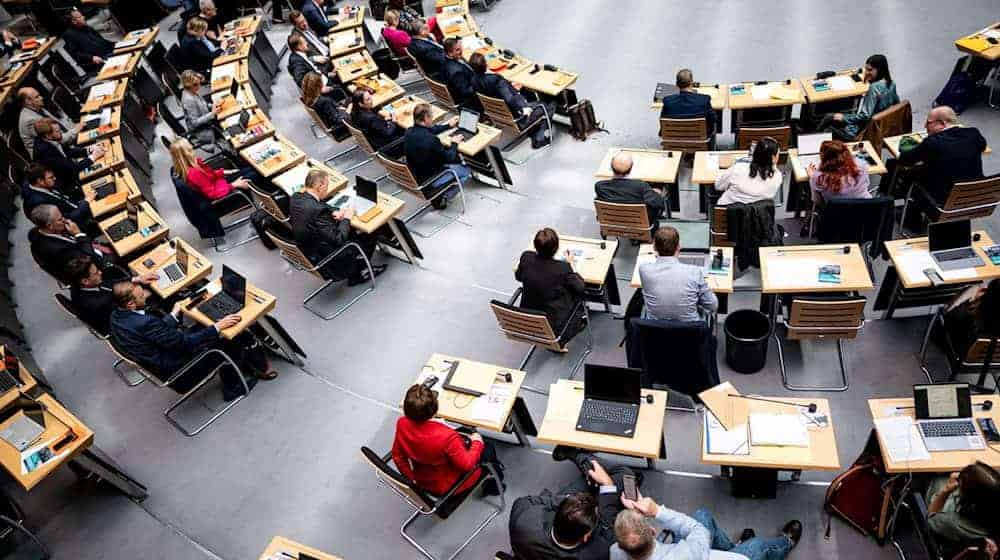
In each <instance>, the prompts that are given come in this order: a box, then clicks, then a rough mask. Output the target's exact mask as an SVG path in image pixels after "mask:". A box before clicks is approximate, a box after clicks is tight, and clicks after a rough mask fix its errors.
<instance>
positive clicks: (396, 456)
mask: <svg viewBox="0 0 1000 560" xmlns="http://www.w3.org/2000/svg"><path fill="white" fill-rule="evenodd" d="M396 429H397V430H398V429H399V424H396ZM392 462H393V463H394V464H395V465H396V470H398V471H399V474H401V475H403V476H405V477H406V479H407V480H413V468H412V467H411V466H410V458H409V457H408V456H407V455H406V452H405V451H404V450H403V446H402V445H400V443H399V438H398V437H397V438H395V439H393V441H392Z"/></svg>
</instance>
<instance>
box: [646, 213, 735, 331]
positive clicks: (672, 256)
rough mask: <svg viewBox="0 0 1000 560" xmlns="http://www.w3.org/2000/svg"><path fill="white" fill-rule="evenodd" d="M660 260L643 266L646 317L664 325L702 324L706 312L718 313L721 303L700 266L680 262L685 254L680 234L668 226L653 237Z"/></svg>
mask: <svg viewBox="0 0 1000 560" xmlns="http://www.w3.org/2000/svg"><path fill="white" fill-rule="evenodd" d="M653 246H654V247H655V248H656V254H657V257H656V260H655V261H653V262H648V263H643V264H641V265H639V279H640V280H641V281H642V297H643V300H644V303H645V306H644V309H643V317H644V318H646V319H658V320H661V321H701V320H702V318H703V317H702V314H701V313H700V311H704V312H709V313H710V312H714V311H715V310H716V309H718V307H719V300H718V299H717V298H716V297H715V294H714V293H713V292H712V290H710V289H708V283H707V282H705V271H704V270H703V269H702V267H700V266H693V265H690V264H684V263H682V262H680V261H679V260H677V255H678V254H680V252H681V243H680V234H679V233H678V232H677V230H676V229H675V228H673V227H672V226H665V227H663V228H662V229H660V230H659V231H657V232H656V235H655V236H653Z"/></svg>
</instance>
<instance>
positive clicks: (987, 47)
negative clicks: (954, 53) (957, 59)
mask: <svg viewBox="0 0 1000 560" xmlns="http://www.w3.org/2000/svg"><path fill="white" fill-rule="evenodd" d="M985 33H991V34H992V35H993V36H994V38H997V37H998V35H1000V22H997V23H994V24H993V25H991V26H989V27H985V28H983V29H980V30H979V31H976V32H975V33H973V34H972V35H966V36H965V37H962V38H961V39H957V40H956V41H955V48H957V49H958V50H960V51H962V52H964V53H969V54H971V55H973V56H978V57H980V58H985V59H986V60H992V61H996V60H1000V43H990V42H989V41H988V40H987V37H986V35H985Z"/></svg>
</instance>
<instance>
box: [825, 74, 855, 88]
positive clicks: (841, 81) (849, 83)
mask: <svg viewBox="0 0 1000 560" xmlns="http://www.w3.org/2000/svg"><path fill="white" fill-rule="evenodd" d="M827 83H829V84H830V88H831V89H833V90H834V91H846V90H850V89H854V80H853V79H851V77H850V76H843V75H841V76H834V77H832V78H830V79H828V80H827Z"/></svg>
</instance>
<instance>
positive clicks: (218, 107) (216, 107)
mask: <svg viewBox="0 0 1000 560" xmlns="http://www.w3.org/2000/svg"><path fill="white" fill-rule="evenodd" d="M221 112H222V104H221V103H213V104H212V114H213V115H215V116H216V117H218V116H219V113H221Z"/></svg>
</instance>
